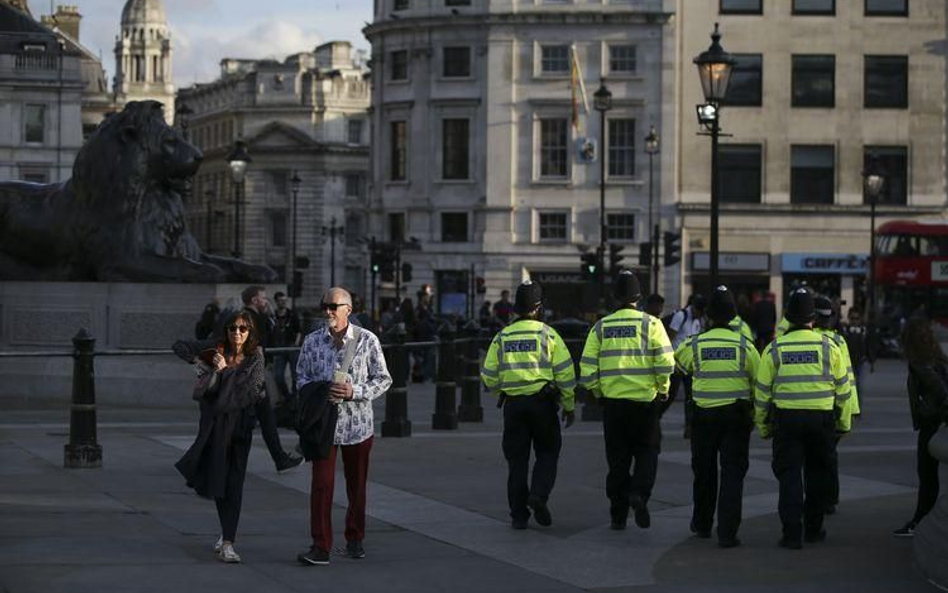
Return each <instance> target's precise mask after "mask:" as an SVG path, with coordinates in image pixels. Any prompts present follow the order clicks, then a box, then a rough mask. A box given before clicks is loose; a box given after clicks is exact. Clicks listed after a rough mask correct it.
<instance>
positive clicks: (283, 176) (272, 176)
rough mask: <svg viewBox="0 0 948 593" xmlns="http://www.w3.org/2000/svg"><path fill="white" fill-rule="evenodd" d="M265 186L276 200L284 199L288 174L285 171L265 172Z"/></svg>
mask: <svg viewBox="0 0 948 593" xmlns="http://www.w3.org/2000/svg"><path fill="white" fill-rule="evenodd" d="M266 179H267V185H268V186H269V188H270V189H271V190H272V191H273V195H274V196H276V197H277V198H283V197H286V193H287V189H288V188H287V185H288V184H289V179H290V174H289V172H288V171H286V170H285V169H276V170H269V171H267V172H266Z"/></svg>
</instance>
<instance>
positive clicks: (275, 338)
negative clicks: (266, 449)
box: [268, 292, 303, 410]
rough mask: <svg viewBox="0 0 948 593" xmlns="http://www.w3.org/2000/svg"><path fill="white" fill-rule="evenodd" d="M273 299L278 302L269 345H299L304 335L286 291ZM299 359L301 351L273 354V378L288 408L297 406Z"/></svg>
mask: <svg viewBox="0 0 948 593" xmlns="http://www.w3.org/2000/svg"><path fill="white" fill-rule="evenodd" d="M273 300H274V301H275V302H276V311H275V312H274V315H273V331H272V333H271V335H270V344H268V345H269V346H270V347H272V348H287V347H297V346H299V345H300V339H301V338H302V337H303V336H302V334H301V333H300V317H299V315H297V313H296V311H294V310H293V309H290V308H289V307H288V306H287V298H286V295H285V294H284V293H282V292H277V293H275V294H274V295H273ZM298 359H299V352H280V353H275V354H274V355H273V363H272V367H273V380H274V381H275V382H276V385H277V389H279V390H280V397H281V398H282V400H283V406H284V407H285V408H286V409H287V410H294V409H295V408H296V361H297V360H298ZM287 367H289V371H290V378H291V380H292V382H291V383H290V385H289V386H288V385H287V384H286V371H287Z"/></svg>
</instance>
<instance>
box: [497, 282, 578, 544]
mask: <svg viewBox="0 0 948 593" xmlns="http://www.w3.org/2000/svg"><path fill="white" fill-rule="evenodd" d="M504 292H506V291H504ZM514 311H515V312H516V313H517V315H518V316H519V317H518V319H517V320H516V321H514V322H513V323H511V324H510V325H508V326H507V327H505V328H504V329H502V330H501V331H500V332H498V333H497V335H496V336H494V339H493V340H492V341H491V343H490V347H489V348H488V350H487V355H486V356H485V357H484V364H483V365H482V366H481V380H482V381H483V382H484V385H486V386H487V388H488V389H489V390H490V391H491V392H492V393H494V394H496V395H497V396H498V406H499V407H501V408H503V411H504V435H503V450H504V457H505V458H506V460H507V468H508V471H507V503H508V504H509V506H510V517H511V527H513V528H514V529H526V528H527V521H528V519H529V518H530V512H531V511H533V519H534V520H535V521H536V522H537V524H538V525H541V526H544V527H548V526H550V525H552V524H553V516H552V514H551V513H550V509H549V506H548V502H549V498H550V493H551V492H552V491H553V484H554V483H555V482H556V467H557V463H558V462H559V456H560V447H561V444H562V440H561V434H560V423H559V419H558V418H557V409H558V407H559V406H562V407H563V422H564V424H565V425H566V428H569V427H570V426H572V424H573V421H574V420H575V413H574V410H575V403H574V397H573V391H574V389H575V388H576V375H575V371H574V370H573V359H572V358H571V357H570V354H569V350H567V349H566V344H565V343H564V342H563V339H562V338H561V337H560V335H559V334H558V333H557V332H556V330H555V329H553V328H552V327H550V326H548V325H546V324H545V323H543V322H541V321H539V320H540V318H541V317H542V315H543V291H542V290H541V289H540V285H539V284H535V283H533V282H530V281H529V280H528V281H526V282H524V283H523V284H521V285H520V286H519V287H518V288H517V296H516V301H515V303H514ZM531 448H532V449H533V451H534V454H535V455H536V461H535V462H534V465H533V477H532V479H531V480H529V481H528V477H529V473H530V450H531Z"/></svg>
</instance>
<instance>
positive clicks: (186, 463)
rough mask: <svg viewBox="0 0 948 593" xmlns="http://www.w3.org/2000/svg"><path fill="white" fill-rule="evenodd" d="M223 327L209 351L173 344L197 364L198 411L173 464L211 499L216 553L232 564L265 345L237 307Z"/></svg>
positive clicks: (237, 557)
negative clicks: (192, 434)
mask: <svg viewBox="0 0 948 593" xmlns="http://www.w3.org/2000/svg"><path fill="white" fill-rule="evenodd" d="M224 327H225V332H226V337H225V338H224V339H223V340H221V341H220V342H219V343H217V344H215V345H214V346H213V347H212V348H210V349H207V350H204V351H197V352H196V351H195V348H194V346H193V344H188V343H186V342H177V343H176V344H175V345H174V350H175V352H176V353H177V354H178V356H180V357H181V358H183V359H185V360H187V361H188V362H191V363H194V364H197V365H198V383H197V386H196V387H195V389H194V394H193V397H194V399H196V400H197V401H198V403H199V405H200V410H201V419H200V423H199V428H198V434H197V437H196V438H195V440H194V443H193V444H192V445H191V447H190V448H189V449H188V450H187V452H186V453H185V454H184V456H183V457H181V459H180V460H179V461H178V462H177V463H176V464H175V467H176V468H177V469H178V471H179V472H181V475H183V476H184V478H185V480H186V481H187V484H188V486H190V487H191V488H193V489H194V491H195V492H197V493H198V494H199V495H200V496H203V497H205V498H213V499H214V502H215V504H216V505H217V517H218V520H219V521H220V525H221V535H220V537H219V538H218V540H217V543H216V544H214V553H215V554H216V555H217V557H218V558H219V559H220V560H221V561H223V562H228V563H236V562H240V555H239V554H237V551H236V550H235V549H234V541H235V540H236V538H237V523H238V522H239V520H240V509H241V503H242V500H243V490H244V478H245V477H246V475H247V458H248V456H249V455H250V445H251V441H252V439H253V427H254V424H255V421H256V417H255V411H256V409H257V406H258V405H259V404H260V402H261V401H263V400H264V399H265V398H266V392H265V390H264V385H265V381H266V380H265V369H264V360H263V349H262V348H260V347H259V344H258V341H257V331H256V325H255V324H254V321H253V318H252V317H251V316H250V314H249V313H247V312H246V311H240V312H238V313H236V314H235V315H233V316H232V317H231V318H230V320H229V321H228V322H227V323H226V324H225V326H224Z"/></svg>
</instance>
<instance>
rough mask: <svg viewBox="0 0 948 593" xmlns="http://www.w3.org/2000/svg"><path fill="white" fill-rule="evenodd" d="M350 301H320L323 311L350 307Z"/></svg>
mask: <svg viewBox="0 0 948 593" xmlns="http://www.w3.org/2000/svg"><path fill="white" fill-rule="evenodd" d="M348 306H349V303H320V304H319V308H320V309H322V310H323V311H335V310H336V309H338V308H339V307H348Z"/></svg>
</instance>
